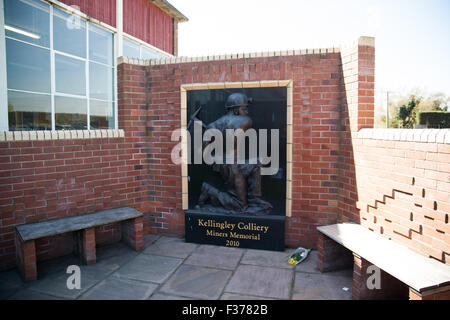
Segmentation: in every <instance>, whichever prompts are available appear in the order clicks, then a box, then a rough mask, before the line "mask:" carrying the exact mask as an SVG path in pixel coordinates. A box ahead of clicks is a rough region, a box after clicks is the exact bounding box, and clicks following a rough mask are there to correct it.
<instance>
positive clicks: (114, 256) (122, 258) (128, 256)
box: [90, 243, 138, 271]
mask: <svg viewBox="0 0 450 320" xmlns="http://www.w3.org/2000/svg"><path fill="white" fill-rule="evenodd" d="M96 255H97V263H95V264H93V265H91V266H90V267H91V268H100V269H106V270H111V271H115V270H117V269H119V268H120V267H122V266H123V265H125V264H127V263H128V262H130V261H131V260H133V259H134V258H135V257H136V256H137V255H138V252H136V251H134V250H133V249H131V248H130V247H129V246H127V245H126V244H124V243H117V244H114V245H109V246H105V247H101V248H97V252H96Z"/></svg>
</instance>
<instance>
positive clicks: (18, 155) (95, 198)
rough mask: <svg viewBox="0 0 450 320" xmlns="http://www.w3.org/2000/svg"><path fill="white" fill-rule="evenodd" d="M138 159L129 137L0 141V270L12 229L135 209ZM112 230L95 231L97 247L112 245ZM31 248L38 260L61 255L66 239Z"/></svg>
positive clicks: (11, 253) (7, 263) (9, 255)
mask: <svg viewBox="0 0 450 320" xmlns="http://www.w3.org/2000/svg"><path fill="white" fill-rule="evenodd" d="M140 156H141V155H140V154H139V148H138V145H137V143H135V142H134V139H133V138H131V137H130V138H128V137H125V138H97V139H74V140H46V141H9V142H5V141H4V142H0V270H4V269H7V268H10V267H13V266H14V265H15V245H14V226H15V225H19V224H24V223H33V222H39V221H45V220H49V219H55V218H60V217H68V216H75V215H82V214H86V213H92V212H95V211H98V210H103V209H108V208H115V207H121V206H132V207H138V204H139V203H140V202H141V201H142V197H143V196H144V195H143V194H142V192H140V187H141V185H143V184H145V180H144V178H143V176H142V175H141V173H142V170H140V169H139V168H140V167H139V166H140ZM116 228H117V227H115V226H104V227H102V228H99V229H98V230H97V234H98V238H99V240H100V241H99V244H100V245H101V244H107V243H111V242H113V241H115V240H117V239H118V236H120V234H119V235H118V232H116V231H115V230H116ZM60 240H62V241H60ZM36 247H37V257H38V260H39V259H40V260H44V259H47V258H51V257H54V256H58V255H63V254H67V253H70V252H71V251H72V248H73V243H72V237H71V236H68V235H63V236H58V237H50V238H44V239H40V240H38V241H37V242H36Z"/></svg>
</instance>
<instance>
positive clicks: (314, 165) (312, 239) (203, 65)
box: [119, 53, 343, 247]
mask: <svg viewBox="0 0 450 320" xmlns="http://www.w3.org/2000/svg"><path fill="white" fill-rule="evenodd" d="M146 70H147V81H148V82H147V87H148V89H147V90H148V91H147V92H148V109H147V110H144V107H143V106H142V109H137V108H136V106H133V105H132V104H130V102H129V101H128V100H127V99H125V98H124V99H123V100H121V99H120V97H119V104H120V109H122V110H130V112H135V113H136V116H135V119H134V121H135V122H136V125H131V126H127V127H133V128H136V130H137V132H135V135H137V134H138V133H139V132H138V131H139V130H142V131H141V134H145V136H146V142H147V143H148V151H149V153H148V154H147V156H148V179H147V183H148V185H147V187H148V195H149V198H148V201H146V202H144V203H142V209H143V211H144V212H146V223H145V231H146V232H155V233H158V232H163V233H172V234H179V235H181V234H183V233H184V214H183V211H182V202H181V193H182V186H181V167H180V166H178V165H174V164H172V162H171V156H170V154H171V151H172V148H173V147H174V146H175V145H176V144H177V142H172V141H171V140H170V136H171V133H172V130H175V129H178V128H180V125H181V123H180V111H181V109H180V108H181V105H180V103H181V102H180V85H182V84H190V83H207V82H225V81H227V82H240V81H254V80H286V79H292V80H293V107H294V109H293V114H294V120H293V141H294V149H293V186H292V197H293V203H292V217H291V218H289V219H288V220H287V235H286V237H287V238H286V241H287V244H288V245H290V246H297V245H300V244H302V245H305V246H311V247H315V246H316V236H317V235H316V231H315V228H316V226H317V225H322V224H328V223H334V222H336V220H337V207H338V201H337V194H338V188H339V182H338V158H339V154H338V153H339V130H340V126H339V118H340V112H341V101H342V91H343V86H342V69H341V59H340V54H339V53H322V54H307V55H297V56H279V57H267V58H246V59H230V60H218V61H205V62H189V63H172V64H161V65H151V66H148V67H146ZM137 72H139V73H143V72H144V67H140V66H135V65H129V64H121V65H120V66H119V82H122V83H123V84H124V85H125V84H126V85H127V87H128V88H129V92H130V94H131V92H135V91H141V90H142V88H141V87H140V83H139V82H138V81H134V80H133V77H136V74H137ZM124 78H126V79H127V80H124ZM119 92H120V90H119ZM139 116H141V117H142V119H144V118H145V117H146V119H147V121H146V122H145V121H144V122H141V121H143V120H142V119H141V120H140V118H139ZM120 117H121V116H120V115H119V119H120ZM145 125H146V127H145V128H144V126H145Z"/></svg>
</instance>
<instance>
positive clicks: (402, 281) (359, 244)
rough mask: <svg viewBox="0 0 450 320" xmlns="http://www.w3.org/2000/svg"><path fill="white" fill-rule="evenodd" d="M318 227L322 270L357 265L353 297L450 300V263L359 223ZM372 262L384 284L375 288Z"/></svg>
mask: <svg viewBox="0 0 450 320" xmlns="http://www.w3.org/2000/svg"><path fill="white" fill-rule="evenodd" d="M317 230H318V231H319V243H318V258H319V260H318V267H319V270H320V271H321V272H327V271H332V270H338V269H343V268H346V267H350V266H352V265H353V288H352V296H353V299H387V298H399V297H407V296H408V294H409V298H410V299H411V300H434V299H450V266H449V265H446V264H444V263H441V262H439V261H437V260H434V259H431V258H427V257H425V256H422V255H420V254H418V253H416V252H414V251H412V250H410V249H408V248H407V247H405V246H403V245H401V244H398V243H396V242H394V241H392V240H388V239H386V238H383V237H382V236H380V235H377V234H375V233H374V232H372V231H370V230H368V229H366V228H365V227H363V226H361V225H359V224H351V223H344V224H334V225H328V226H322V227H318V228H317ZM372 265H374V266H376V267H378V269H379V270H380V273H379V274H380V277H379V279H380V280H381V281H380V282H381V283H380V284H379V286H378V288H375V289H374V288H373V287H374V286H373V285H374V283H373V282H372V281H374V277H373V275H374V272H375V271H374V270H375V269H374V268H373V267H371V266H372ZM368 269H369V270H368ZM368 280H369V282H370V283H371V285H370V287H372V289H370V288H369V286H368Z"/></svg>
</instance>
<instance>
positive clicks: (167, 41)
mask: <svg viewBox="0 0 450 320" xmlns="http://www.w3.org/2000/svg"><path fill="white" fill-rule="evenodd" d="M0 3H1V5H2V10H1V16H2V17H1V19H0V29H1V31H0V32H1V34H0V36H1V41H0V58H1V59H0V70H2V71H1V75H0V77H1V81H0V82H1V83H2V86H1V88H0V93H1V97H2V99H1V101H0V112H1V113H2V115H1V117H0V118H1V119H2V120H0V130H2V131H35V130H95V129H115V128H117V125H118V123H117V58H118V57H119V56H127V57H131V58H140V59H152V58H153V59H154V58H161V57H171V56H174V55H176V54H177V43H176V41H177V34H176V33H177V24H178V22H180V21H186V20H187V19H186V18H185V17H184V16H183V15H182V14H181V13H180V12H178V11H177V10H176V9H175V8H173V7H172V6H171V5H170V4H169V3H168V2H166V1H160V0H157V1H148V0H139V1H132V0H117V1H116V0H98V1H82V0H63V1H41V0H2V1H1V2H0Z"/></svg>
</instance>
